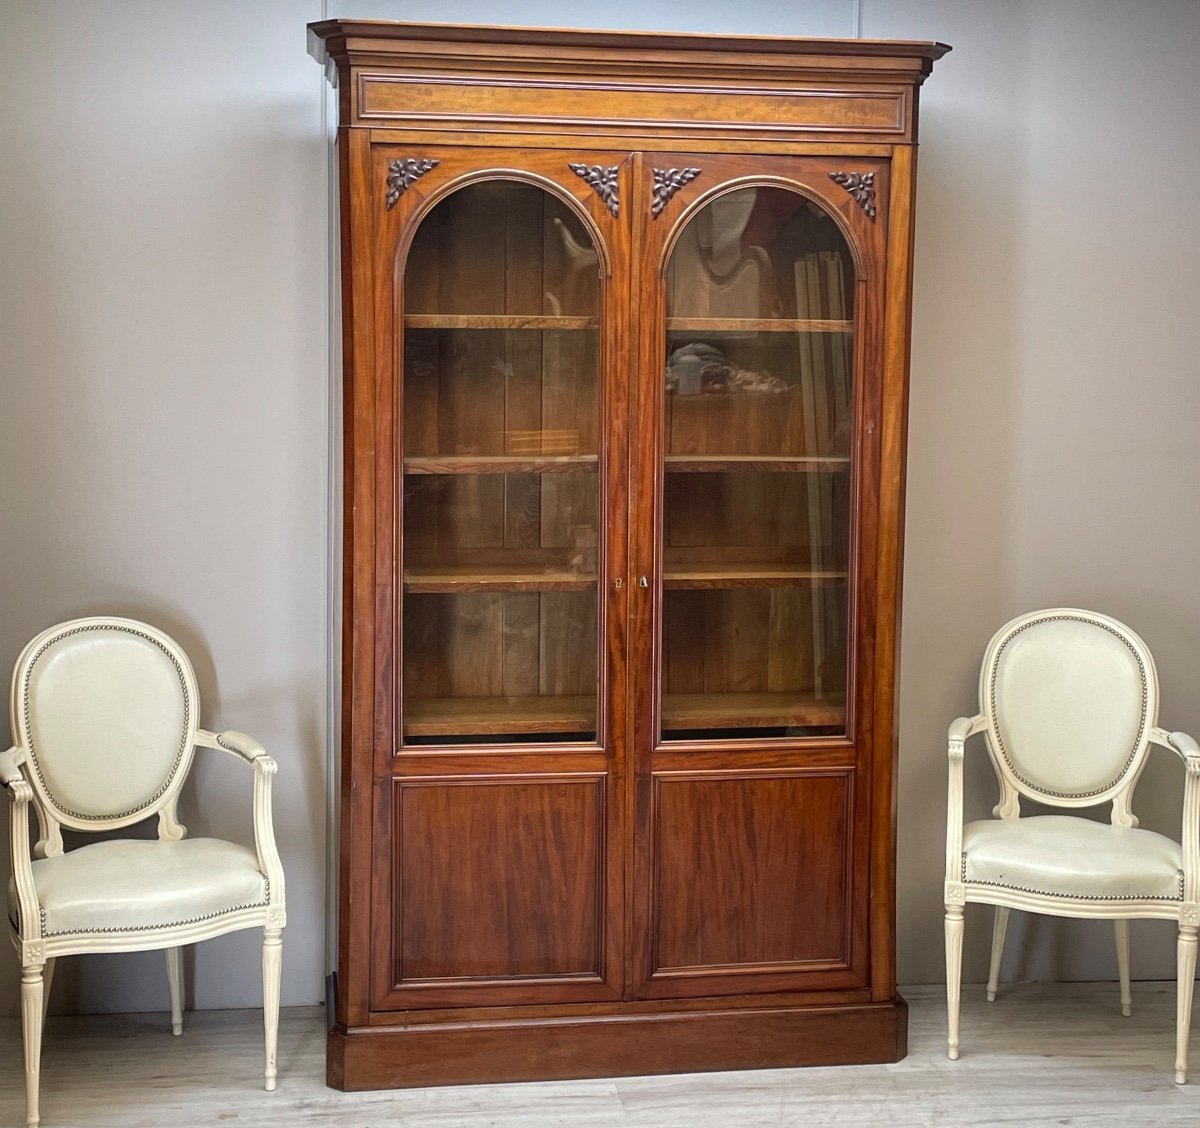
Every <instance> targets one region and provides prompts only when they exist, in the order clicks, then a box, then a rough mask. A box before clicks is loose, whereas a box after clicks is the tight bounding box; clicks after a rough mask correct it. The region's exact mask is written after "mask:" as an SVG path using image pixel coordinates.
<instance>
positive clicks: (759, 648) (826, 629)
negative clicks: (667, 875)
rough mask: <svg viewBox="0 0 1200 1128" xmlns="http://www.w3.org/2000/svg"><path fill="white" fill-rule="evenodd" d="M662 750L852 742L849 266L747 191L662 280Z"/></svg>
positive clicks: (830, 226) (788, 207)
mask: <svg viewBox="0 0 1200 1128" xmlns="http://www.w3.org/2000/svg"><path fill="white" fill-rule="evenodd" d="M665 300H666V346H665V349H664V355H663V377H662V380H663V386H664V401H663V402H664V425H663V429H664V438H663V470H664V482H663V492H662V505H663V521H662V538H663V540H662V549H661V551H662V557H661V559H662V592H663V602H662V627H661V631H662V635H661V639H662V651H661V677H662V683H661V684H662V689H661V692H662V698H661V712H660V728H661V739H662V740H694V739H724V738H733V737H755V738H762V737H776V736H828V735H835V734H839V733H844V732H845V731H846V684H847V679H846V662H847V645H846V643H847V639H848V637H849V622H848V616H849V605H848V601H847V592H848V585H849V565H850V482H851V427H852V419H853V408H854V398H855V387H854V348H853V347H854V301H855V287H854V260H853V258H852V257H851V255H850V251H849V248H848V246H847V245H846V240H845V237H844V236H843V234H842V232H841V231H840V230H839V228H838V226H837V224H836V223H835V222H834V220H833V219H832V217H831V216H830V215H829V214H828V212H826V211H825V210H824V209H823V208H821V207H820V206H819V205H818V204H816V203H814V202H813V201H812V200H811V199H809V198H808V197H807V196H804V195H801V194H799V193H797V192H795V191H789V190H787V189H785V188H780V187H764V186H754V185H751V186H747V187H742V188H736V189H734V190H733V191H730V192H728V193H725V194H723V195H720V196H717V197H715V198H714V199H713V200H712V201H711V202H710V203H708V204H707V205H705V206H704V207H703V208H701V209H700V210H699V211H697V212H696V213H695V214H694V215H692V216H691V218H690V219H689V220H688V222H687V223H686V225H685V226H684V228H683V230H682V231H681V233H680V234H679V236H678V238H677V239H676V241H675V245H674V247H673V249H672V250H671V252H670V259H669V264H668V266H667V271H666V296H665Z"/></svg>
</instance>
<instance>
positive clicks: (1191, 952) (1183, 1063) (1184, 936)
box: [1175, 925, 1196, 1085]
mask: <svg viewBox="0 0 1200 1128" xmlns="http://www.w3.org/2000/svg"><path fill="white" fill-rule="evenodd" d="M1176 952H1177V955H1178V958H1177V960H1176V965H1177V966H1176V974H1177V976H1178V983H1177V984H1176V988H1175V989H1176V992H1177V994H1176V1013H1175V1084H1176V1085H1183V1084H1185V1083H1186V1081H1187V1064H1188V1035H1189V1034H1190V1033H1191V1027H1192V986H1193V982H1194V980H1195V978H1196V926H1195V925H1180V927H1179V944H1178V947H1177V948H1176Z"/></svg>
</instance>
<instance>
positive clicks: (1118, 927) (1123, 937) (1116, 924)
mask: <svg viewBox="0 0 1200 1128" xmlns="http://www.w3.org/2000/svg"><path fill="white" fill-rule="evenodd" d="M1113 933H1114V935H1115V936H1116V939H1117V975H1118V976H1119V977H1120V979H1121V1013H1122V1014H1123V1015H1124V1016H1125V1017H1126V1018H1128V1017H1129V1016H1130V1015H1131V1014H1133V993H1132V992H1131V991H1130V990H1129V921H1127V920H1114V921H1113Z"/></svg>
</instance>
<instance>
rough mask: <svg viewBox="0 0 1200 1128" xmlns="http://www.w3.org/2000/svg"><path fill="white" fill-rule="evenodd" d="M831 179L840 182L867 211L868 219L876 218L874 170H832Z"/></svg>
mask: <svg viewBox="0 0 1200 1128" xmlns="http://www.w3.org/2000/svg"><path fill="white" fill-rule="evenodd" d="M829 179H830V180H832V181H833V182H834V183H836V184H840V185H841V186H842V187H843V188H845V189H846V191H847V192H849V193H850V195H851V197H852V198H853V200H854V202H855V203H856V204H858V206H859V207H860V208H862V210H863V211H865V212H866V213H867V218H868V219H872V220H873V219H874V218H875V174H874V173H873V172H831V173H830V174H829Z"/></svg>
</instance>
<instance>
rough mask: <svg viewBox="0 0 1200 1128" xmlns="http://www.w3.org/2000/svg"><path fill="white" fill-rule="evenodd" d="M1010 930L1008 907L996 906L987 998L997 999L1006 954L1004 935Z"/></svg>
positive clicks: (989, 1000) (990, 1000)
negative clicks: (1002, 961)
mask: <svg viewBox="0 0 1200 1128" xmlns="http://www.w3.org/2000/svg"><path fill="white" fill-rule="evenodd" d="M1007 931H1008V909H1006V908H1005V907H1004V906H1003V905H997V906H996V919H995V921H994V922H993V924H992V962H991V965H990V966H989V967H988V982H987V1000H988V1002H989V1003H994V1002H995V1001H996V987H997V985H998V984H999V982H1000V960H1001V958H1002V957H1003V956H1004V935H1005V933H1006V932H1007Z"/></svg>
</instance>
